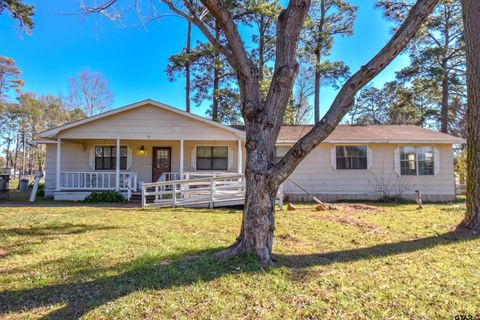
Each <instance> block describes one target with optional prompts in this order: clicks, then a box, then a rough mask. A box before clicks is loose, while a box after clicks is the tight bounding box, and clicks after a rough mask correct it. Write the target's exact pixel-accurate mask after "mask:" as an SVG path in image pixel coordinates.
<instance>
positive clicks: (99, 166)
mask: <svg viewBox="0 0 480 320" xmlns="http://www.w3.org/2000/svg"><path fill="white" fill-rule="evenodd" d="M116 158H117V147H115V146H96V147H95V170H115V168H116V164H117V159H116ZM126 169H127V147H126V146H125V147H120V170H126Z"/></svg>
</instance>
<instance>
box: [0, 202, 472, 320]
mask: <svg viewBox="0 0 480 320" xmlns="http://www.w3.org/2000/svg"><path fill="white" fill-rule="evenodd" d="M297 208H298V209H297V211H293V212H284V213H280V212H278V213H277V216H276V223H277V229H276V238H275V243H274V253H275V257H276V261H275V265H274V266H273V267H272V268H271V269H269V270H267V271H263V270H261V269H260V268H259V266H258V264H257V263H256V261H255V259H253V258H252V257H246V258H234V259H227V260H220V261H218V260H214V259H212V258H211V254H212V253H213V252H215V251H217V250H219V249H221V248H224V247H226V246H228V245H229V244H231V243H232V242H233V241H234V240H235V237H236V236H237V234H238V231H239V227H240V221H241V211H239V210H234V209H223V210H195V209H151V210H140V209H135V208H122V207H116V208H115V207H93V206H84V205H67V204H51V203H45V204H42V203H39V204H37V205H36V206H34V207H29V206H22V205H10V206H9V205H6V204H3V205H2V206H1V207H0V318H1V319H38V318H43V317H47V318H53V319H77V318H82V319H172V318H178V319H212V318H213V319H219V318H223V319H275V318H278V319H280V318H282V319H289V318H304V319H315V318H319V319H335V318H338V319H347V318H348V319H380V318H382V319H421V318H429V319H438V318H445V319H451V318H454V317H455V315H472V316H475V315H478V314H479V313H480V300H479V297H480V268H479V266H480V240H479V239H478V238H477V237H475V236H473V235H472V234H468V233H465V232H460V231H457V232H456V231H454V227H455V226H456V225H457V223H458V222H459V221H460V220H461V219H462V217H463V214H464V206H463V205H462V204H434V205H432V204H430V205H426V208H425V210H423V211H417V210H416V209H415V208H416V207H415V205H412V204H406V205H381V206H380V210H355V209H351V208H345V209H340V210H337V211H327V212H317V211H315V210H313V205H298V206H297Z"/></svg>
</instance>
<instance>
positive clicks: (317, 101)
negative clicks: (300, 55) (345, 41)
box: [314, 50, 322, 123]
mask: <svg viewBox="0 0 480 320" xmlns="http://www.w3.org/2000/svg"><path fill="white" fill-rule="evenodd" d="M315 59H316V65H315V89H314V90H315V92H314V109H315V123H317V122H319V121H320V84H321V82H320V81H321V76H322V74H321V72H320V61H321V60H320V59H321V56H320V50H317V52H315Z"/></svg>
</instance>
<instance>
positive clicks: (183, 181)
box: [143, 174, 245, 188]
mask: <svg viewBox="0 0 480 320" xmlns="http://www.w3.org/2000/svg"><path fill="white" fill-rule="evenodd" d="M242 178H245V175H243V174H237V175H232V176H219V177H215V178H213V179H215V180H230V179H242ZM210 179H212V177H209V178H198V179H183V180H172V181H161V182H148V183H144V184H143V185H144V186H145V187H147V188H148V187H155V186H159V187H160V186H170V185H173V184H188V183H196V182H210Z"/></svg>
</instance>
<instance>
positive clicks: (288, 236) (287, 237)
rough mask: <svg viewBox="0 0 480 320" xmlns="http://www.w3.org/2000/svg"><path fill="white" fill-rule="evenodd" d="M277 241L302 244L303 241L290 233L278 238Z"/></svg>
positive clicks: (280, 235)
mask: <svg viewBox="0 0 480 320" xmlns="http://www.w3.org/2000/svg"><path fill="white" fill-rule="evenodd" d="M276 238H277V239H279V240H282V241H289V242H300V241H301V240H300V239H299V238H297V237H295V236H292V235H291V234H288V233H282V234H279V235H277V236H276Z"/></svg>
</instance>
